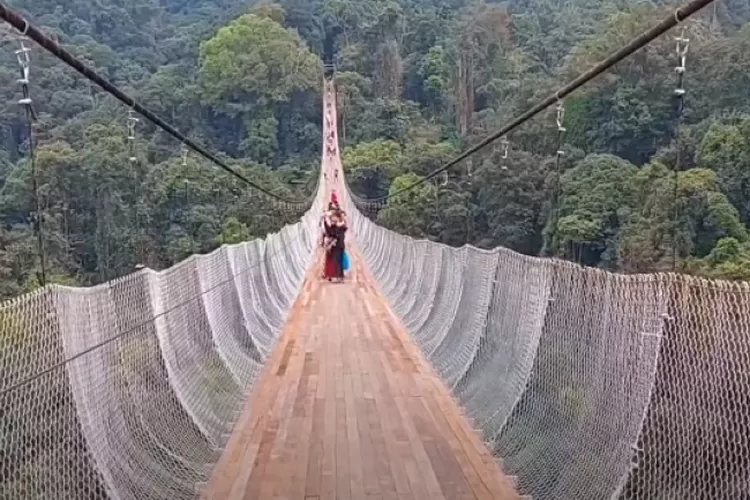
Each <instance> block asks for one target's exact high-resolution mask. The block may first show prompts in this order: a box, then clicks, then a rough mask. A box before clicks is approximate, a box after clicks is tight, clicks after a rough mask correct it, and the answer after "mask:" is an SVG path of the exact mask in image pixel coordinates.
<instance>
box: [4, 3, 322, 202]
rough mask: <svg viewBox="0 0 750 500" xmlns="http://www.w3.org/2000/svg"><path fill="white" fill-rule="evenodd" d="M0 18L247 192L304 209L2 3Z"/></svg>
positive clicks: (308, 200)
mask: <svg viewBox="0 0 750 500" xmlns="http://www.w3.org/2000/svg"><path fill="white" fill-rule="evenodd" d="M0 17H1V18H2V19H4V20H5V21H6V22H7V23H8V24H10V25H11V26H13V27H14V28H16V29H17V30H18V31H19V33H20V34H21V35H23V36H26V37H28V38H31V39H32V40H34V41H35V42H36V43H37V44H39V45H40V46H41V47H42V48H44V49H45V50H47V51H48V52H50V53H51V54H52V55H54V56H55V57H57V58H58V59H60V60H61V61H63V62H64V63H66V64H67V65H68V66H71V67H72V68H73V69H75V70H76V71H78V72H79V73H81V74H82V75H83V76H85V77H86V78H88V79H89V80H91V81H92V82H94V83H96V84H97V85H99V86H100V87H101V88H102V89H104V90H105V91H106V92H108V93H109V94H111V95H113V96H114V97H115V98H117V99H118V100H119V101H120V102H122V103H123V104H125V105H126V106H128V107H129V108H132V109H133V110H135V111H137V112H138V113H140V114H141V115H143V116H144V117H146V118H147V119H148V120H149V121H150V122H152V123H153V124H154V125H156V126H157V127H159V128H160V129H162V130H164V131H165V132H167V133H168V134H169V135H171V136H172V137H174V138H175V139H177V140H178V141H180V142H181V143H183V144H185V145H186V146H188V147H189V148H191V149H192V150H193V151H195V152H197V153H198V154H200V155H201V156H203V157H204V158H206V159H207V160H209V161H211V162H212V163H214V164H215V165H217V166H219V167H220V168H222V169H223V170H225V171H227V172H228V173H230V174H231V175H233V176H235V177H236V178H238V179H240V180H241V181H242V182H244V183H246V184H247V185H248V186H250V187H251V188H253V189H256V190H257V191H260V192H261V193H263V194H265V195H268V196H270V197H271V198H273V199H275V200H278V201H281V202H284V203H290V204H294V205H307V204H309V203H310V201H311V200H310V199H307V200H292V199H288V198H285V197H283V196H280V195H278V194H276V193H274V192H272V191H270V190H269V189H266V188H264V187H263V186H261V185H259V184H257V183H256V182H253V181H251V180H250V179H248V178H247V177H246V176H244V175H243V174H241V173H239V172H238V171H236V170H235V169H233V168H232V167H230V166H229V165H228V164H227V163H225V162H224V161H222V160H221V159H219V158H218V157H217V156H216V155H214V154H213V153H211V152H209V151H207V150H206V149H204V148H203V147H202V146H200V145H199V144H197V143H195V142H194V141H192V140H191V139H189V138H187V137H185V135H183V134H182V133H180V132H179V131H178V130H177V129H175V128H174V127H172V126H171V125H170V124H169V123H167V122H166V121H164V120H163V119H162V118H160V117H159V116H157V115H156V114H154V113H152V112H151V111H149V110H148V109H147V108H145V107H143V106H142V105H140V104H138V102H136V100H135V99H133V98H132V97H130V96H129V95H127V94H125V93H124V92H123V91H121V90H120V89H119V88H117V87H116V86H115V85H114V84H112V82H110V81H108V80H106V79H105V78H103V77H101V76H99V74H97V73H96V72H95V71H94V70H93V69H91V68H89V67H88V66H86V64H84V63H83V62H82V61H81V60H80V59H78V58H77V57H75V56H74V55H72V54H71V53H70V52H68V51H66V50H65V49H63V48H62V47H60V45H59V44H58V43H57V42H56V41H54V40H52V39H51V38H50V37H48V36H47V35H46V34H45V33H44V32H43V31H41V30H40V29H39V28H37V27H36V26H34V25H33V24H31V23H30V22H28V21H27V20H26V19H25V18H24V17H23V16H21V15H20V14H18V13H17V12H15V11H13V10H11V9H10V8H8V7H7V6H6V5H5V4H4V3H3V2H2V1H0ZM313 198H314V197H313Z"/></svg>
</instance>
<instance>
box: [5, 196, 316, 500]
mask: <svg viewBox="0 0 750 500" xmlns="http://www.w3.org/2000/svg"><path fill="white" fill-rule="evenodd" d="M321 203H322V202H321V198H320V197H319V198H318V199H317V200H316V202H315V203H314V204H313V208H312V209H311V210H310V211H309V212H308V213H307V214H306V215H305V216H304V217H303V218H302V220H301V221H300V222H298V223H296V224H293V225H290V226H286V227H285V228H283V229H282V230H281V231H280V232H278V233H275V234H271V235H268V236H267V237H266V238H265V239H258V240H255V241H250V242H247V243H242V244H238V245H232V246H223V247H221V248H219V249H217V250H216V251H214V252H212V253H210V254H208V255H196V256H193V257H191V258H189V259H187V260H185V261H182V262H180V263H179V264H177V265H175V266H173V267H171V268H169V269H166V270H164V271H161V272H156V271H152V270H149V269H145V270H142V271H139V272H136V273H133V274H130V275H128V276H125V277H123V278H120V279H117V280H114V281H111V282H108V283H104V284H102V285H99V286H95V287H91V288H85V289H82V288H70V287H62V286H48V287H46V288H44V289H42V290H40V291H38V292H36V293H33V294H30V295H27V296H23V297H20V298H18V299H15V300H13V301H10V302H7V303H4V304H2V305H0V433H1V434H0V498H2V499H21V498H23V499H26V498H29V499H34V498H36V499H44V500H50V499H63V498H75V499H100V498H101V499H104V498H109V499H139V500H140V499H154V500H156V499H158V500H163V499H170V500H174V499H181V498H195V496H196V493H197V492H198V491H200V489H201V487H202V484H203V483H204V482H205V481H207V480H208V477H209V475H210V473H211V470H212V468H213V465H214V463H215V462H216V461H217V460H218V458H219V456H220V452H221V450H222V449H223V447H224V445H225V443H226V442H227V440H228V438H229V435H230V433H231V430H232V427H233V424H234V422H235V421H236V419H237V418H238V416H239V411H240V410H241V408H242V406H243V404H244V402H245V400H246V396H247V395H248V394H249V392H250V390H251V389H252V387H253V383H254V381H255V379H256V377H257V376H258V374H259V371H260V369H261V367H262V365H263V362H264V360H265V359H266V357H267V356H268V355H269V353H270V352H271V351H272V350H273V348H274V346H275V344H276V341H277V339H278V337H279V333H280V331H281V328H282V326H283V324H284V322H285V319H286V316H287V313H288V311H289V309H290V307H291V304H292V302H293V300H294V299H295V297H296V296H297V294H298V292H299V289H300V286H301V284H302V281H303V278H304V275H305V272H306V270H307V269H308V267H309V266H310V264H311V258H312V255H313V250H314V247H315V244H316V239H315V238H316V236H317V233H316V227H317V224H318V215H319V213H320V210H321V209H322V208H321Z"/></svg>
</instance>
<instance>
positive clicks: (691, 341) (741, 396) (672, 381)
mask: <svg viewBox="0 0 750 500" xmlns="http://www.w3.org/2000/svg"><path fill="white" fill-rule="evenodd" d="M349 209H350V211H351V213H352V215H351V219H352V225H353V228H354V232H355V234H356V235H357V242H358V247H359V248H360V249H361V252H362V254H363V257H364V258H365V261H366V262H367V264H368V267H369V269H370V271H371V272H372V274H373V275H374V277H375V278H376V280H377V281H378V282H379V283H380V286H381V288H382V291H383V293H384V294H385V295H386V297H387V298H388V299H389V301H390V303H391V304H392V307H393V309H394V311H395V312H396V313H397V314H398V315H399V316H400V317H401V319H402V321H403V322H404V324H405V326H406V328H407V329H408V330H409V331H410V333H411V335H412V338H413V340H414V341H415V342H416V343H417V345H418V346H419V347H420V348H421V350H422V352H423V353H424V355H425V356H426V357H427V358H428V360H429V361H430V362H431V364H432V365H433V367H434V368H435V370H436V371H437V372H438V374H439V375H440V376H441V377H442V378H443V380H444V381H445V383H446V384H447V385H448V387H449V388H450V389H451V390H452V392H453V394H454V395H455V397H456V399H457V400H458V402H459V404H460V405H461V406H462V407H463V408H464V411H465V413H466V414H467V416H468V417H469V418H471V419H472V420H473V422H474V424H475V427H476V428H477V429H478V430H479V431H480V432H481V433H482V434H483V437H484V439H485V441H486V443H487V444H488V446H489V447H490V448H491V449H492V450H494V452H495V453H496V455H497V456H498V457H501V458H502V464H503V468H504V471H505V472H506V473H507V474H511V475H516V476H518V489H519V492H520V493H522V494H528V495H531V496H532V497H533V498H534V499H535V500H542V499H550V500H561V499H566V500H568V499H570V500H577V499H586V500H593V499H605V498H618V497H619V498H624V499H712V500H714V499H727V500H728V499H740V498H750V446H749V445H750V369H748V367H749V366H750V340H748V339H750V337H749V335H750V287H749V286H748V284H746V283H729V282H716V281H708V280H704V279H699V278H694V277H688V276H680V275H674V274H652V275H635V276H624V275H617V274H612V273H607V272H604V271H600V270H596V269H586V268H582V267H579V266H577V265H574V264H570V263H566V262H563V261H559V260H553V259H543V258H535V257H528V256H524V255H521V254H517V253H515V252H512V251H510V250H506V249H495V250H493V251H483V250H479V249H476V248H474V247H471V246H465V247H463V248H450V247H447V246H444V245H441V244H437V243H433V242H428V241H419V240H414V239H411V238H408V237H405V236H402V235H399V234H396V233H394V232H392V231H389V230H387V229H384V228H382V227H379V226H377V225H375V224H374V223H372V222H371V221H369V220H368V219H367V218H366V217H364V216H363V215H362V214H360V213H359V212H358V211H357V210H356V209H355V208H354V207H353V206H352V205H349Z"/></svg>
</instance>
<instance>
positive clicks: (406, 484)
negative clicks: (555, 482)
mask: <svg viewBox="0 0 750 500" xmlns="http://www.w3.org/2000/svg"><path fill="white" fill-rule="evenodd" d="M350 254H351V261H352V266H353V271H352V276H351V277H350V280H349V281H348V282H346V283H340V284H339V283H329V282H326V281H323V280H321V279H319V278H318V277H317V274H318V273H319V272H320V269H314V270H312V271H311V273H310V274H309V275H308V277H307V280H306V281H305V285H304V286H303V289H302V292H301V294H300V297H299V298H298V300H297V302H296V303H295V305H294V307H293V309H292V311H291V313H290V316H289V320H288V323H287V326H286V327H285V329H284V331H283V332H282V337H281V339H280V341H279V345H278V347H277V349H276V351H275V352H274V353H273V355H272V356H271V357H270V358H269V360H268V362H267V364H266V366H265V368H264V372H263V374H262V375H261V377H260V379H259V380H258V382H257V384H256V386H255V389H254V391H253V393H252V394H251V396H250V397H249V398H248V403H247V405H246V407H245V410H244V411H243V413H242V415H241V416H240V418H239V420H238V422H237V425H236V427H235V430H234V432H233V434H232V437H231V438H230V441H229V443H228V446H227V447H226V449H225V451H224V453H223V455H222V458H221V459H220V461H219V463H218V464H217V466H216V468H215V470H214V472H213V474H212V477H211V479H210V481H209V484H208V486H207V488H206V490H205V492H204V498H206V499H212V500H215V499H224V498H229V499H237V500H250V499H253V500H257V499H289V500H297V499H299V500H349V499H351V500H359V499H367V500H380V499H383V500H388V499H409V500H422V499H429V500H443V499H444V500H464V499H466V500H468V499H477V500H483V499H516V498H519V497H518V495H517V494H516V493H515V491H514V488H513V486H512V483H511V481H510V480H509V479H508V478H507V477H505V476H504V475H503V473H502V472H501V470H500V468H499V467H498V465H497V464H496V462H495V460H494V458H493V457H492V455H491V454H490V453H489V451H488V450H487V449H486V448H485V446H484V445H483V444H482V442H481V440H480V439H479V437H478V436H477V435H476V433H475V432H474V431H473V430H472V429H471V428H470V426H469V425H468V423H467V421H466V419H465V418H464V417H463V416H462V415H461V413H460V411H459V409H458V407H457V406H456V404H455V402H454V401H453V398H452V397H451V395H450V393H449V392H448V390H447V388H446V387H445V385H444V384H443V383H442V382H441V381H440V380H439V378H438V377H437V376H436V375H435V373H434V372H433V370H432V368H431V367H430V366H429V365H428V363H427V362H426V361H425V360H424V359H423V357H422V356H421V354H420V352H419V350H418V348H417V347H416V346H415V345H414V344H413V343H412V342H411V341H410V340H409V337H408V335H407V333H406V332H405V331H404V329H403V327H402V326H401V325H400V322H399V321H398V320H397V319H396V317H395V316H394V315H393V313H392V312H391V311H390V308H389V307H388V306H387V305H386V302H385V299H384V298H383V296H382V295H381V294H380V292H379V291H378V290H377V289H376V287H375V286H374V284H373V280H372V278H371V277H370V276H369V275H368V273H367V271H366V270H365V269H364V267H363V265H362V262H361V259H360V258H359V256H358V255H357V252H356V249H355V248H352V249H351V250H350Z"/></svg>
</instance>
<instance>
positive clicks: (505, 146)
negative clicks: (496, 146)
mask: <svg viewBox="0 0 750 500" xmlns="http://www.w3.org/2000/svg"><path fill="white" fill-rule="evenodd" d="M509 148H510V142H509V141H508V138H507V137H505V136H502V137H501V138H500V149H501V151H502V152H503V154H502V155H501V156H500V158H501V159H503V160H507V159H508V149H509ZM500 170H508V166H507V165H506V164H505V162H503V164H502V165H500Z"/></svg>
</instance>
